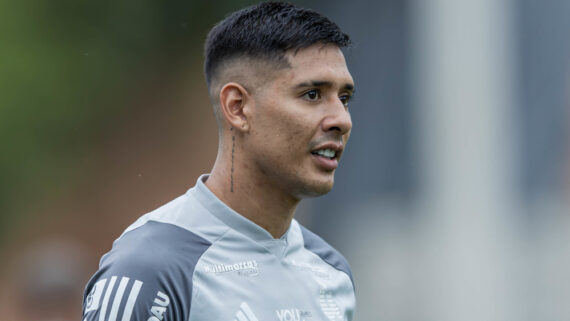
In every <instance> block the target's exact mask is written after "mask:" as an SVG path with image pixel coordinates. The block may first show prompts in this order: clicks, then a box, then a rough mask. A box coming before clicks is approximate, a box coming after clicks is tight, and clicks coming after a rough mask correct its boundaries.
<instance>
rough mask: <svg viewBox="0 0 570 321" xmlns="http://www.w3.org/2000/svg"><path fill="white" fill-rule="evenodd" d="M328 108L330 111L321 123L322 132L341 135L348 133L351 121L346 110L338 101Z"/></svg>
mask: <svg viewBox="0 0 570 321" xmlns="http://www.w3.org/2000/svg"><path fill="white" fill-rule="evenodd" d="M329 107H330V110H329V111H328V114H327V116H326V117H325V119H324V120H323V123H322V126H323V131H325V132H329V131H338V133H339V134H341V135H344V134H346V133H348V132H350V129H351V128H352V119H351V118H350V113H349V112H348V108H347V107H346V106H344V104H343V103H342V102H341V101H340V100H337V101H336V102H334V103H332V104H331V105H330V106H329Z"/></svg>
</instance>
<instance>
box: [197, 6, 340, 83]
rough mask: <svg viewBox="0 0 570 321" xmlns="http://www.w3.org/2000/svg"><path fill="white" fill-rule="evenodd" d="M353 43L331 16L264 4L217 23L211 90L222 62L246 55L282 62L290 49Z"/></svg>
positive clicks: (208, 68) (211, 38) (209, 57)
mask: <svg viewBox="0 0 570 321" xmlns="http://www.w3.org/2000/svg"><path fill="white" fill-rule="evenodd" d="M318 43H322V44H335V45H337V46H338V47H339V48H343V47H347V46H349V45H350V44H351V41H350V38H349V36H348V35H346V34H345V33H343V32H342V31H341V30H340V28H339V26H338V25H337V24H335V23H334V22H332V21H330V20H329V19H328V18H327V17H325V16H323V15H321V14H319V13H318V12H315V11H313V10H310V9H304V8H299V7H296V6H294V5H293V4H290V3H284V2H262V3H260V4H257V5H254V6H251V7H247V8H244V9H241V10H239V11H236V12H234V13H232V14H230V15H229V16H227V17H226V18H225V19H224V20H222V21H220V22H219V23H218V24H216V25H215V26H214V27H213V28H212V30H210V32H209V33H208V37H207V38H206V44H205V63H204V73H205V75H206V83H207V84H208V87H210V83H211V80H212V77H213V76H214V75H215V73H216V71H217V68H218V67H219V66H220V65H221V63H222V62H224V61H226V60H228V59H231V58H235V57H239V56H246V57H251V58H261V59H269V60H275V61H279V60H282V59H283V58H284V56H285V53H286V52H287V51H289V50H299V49H303V48H307V47H309V46H311V45H314V44H318Z"/></svg>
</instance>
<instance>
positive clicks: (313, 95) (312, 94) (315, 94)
mask: <svg viewBox="0 0 570 321" xmlns="http://www.w3.org/2000/svg"><path fill="white" fill-rule="evenodd" d="M303 98H305V99H306V100H308V101H316V100H317V99H319V98H321V94H320V93H319V91H318V90H316V89H313V90H309V91H307V92H306V93H304V94H303Z"/></svg>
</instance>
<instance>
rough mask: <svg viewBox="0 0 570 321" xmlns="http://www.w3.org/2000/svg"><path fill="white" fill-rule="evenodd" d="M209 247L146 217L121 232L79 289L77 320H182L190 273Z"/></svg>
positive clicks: (187, 309) (185, 315)
mask: <svg viewBox="0 0 570 321" xmlns="http://www.w3.org/2000/svg"><path fill="white" fill-rule="evenodd" d="M209 246H210V243H209V242H207V241H206V240H204V239H203V238H201V237H199V236H197V235H196V234H193V233H192V232H190V231H188V230H186V229H183V228H181V227H178V226H175V225H172V224H167V223H159V222H153V221H150V222H147V223H146V224H144V225H143V226H141V227H138V228H136V229H134V230H132V231H129V232H127V233H125V234H124V235H123V236H122V237H121V238H119V239H118V240H117V241H116V242H115V244H114V245H113V248H112V250H111V251H110V252H109V253H107V254H105V255H104V256H103V258H102V259H101V263H100V265H99V270H98V271H97V272H96V273H95V274H94V275H93V277H92V278H91V280H90V281H89V282H88V284H87V286H86V288H85V293H84V297H83V320H84V321H135V320H148V321H186V320H188V317H189V315H190V306H191V297H192V275H193V273H194V268H195V266H196V263H197V262H198V260H199V258H200V256H201V255H202V254H203V253H204V252H205V251H206V249H207V248H208V247H209Z"/></svg>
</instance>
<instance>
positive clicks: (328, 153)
mask: <svg viewBox="0 0 570 321" xmlns="http://www.w3.org/2000/svg"><path fill="white" fill-rule="evenodd" d="M311 154H313V155H318V156H321V157H325V158H328V159H335V158H336V151H335V150H333V149H330V148H326V149H319V150H316V151H314V152H312V153H311Z"/></svg>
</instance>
